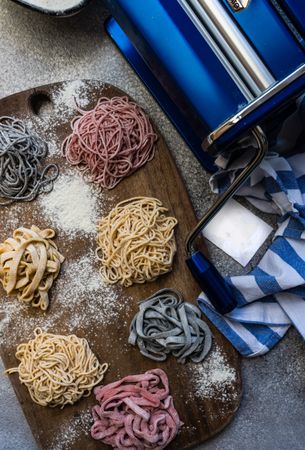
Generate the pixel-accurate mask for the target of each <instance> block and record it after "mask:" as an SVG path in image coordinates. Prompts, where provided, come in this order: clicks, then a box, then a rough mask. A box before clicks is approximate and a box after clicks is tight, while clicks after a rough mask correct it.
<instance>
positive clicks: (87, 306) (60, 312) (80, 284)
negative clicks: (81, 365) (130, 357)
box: [0, 249, 131, 345]
mask: <svg viewBox="0 0 305 450" xmlns="http://www.w3.org/2000/svg"><path fill="white" fill-rule="evenodd" d="M95 262H96V261H95V254H94V250H93V249H90V250H89V251H88V253H87V254H86V256H80V257H79V258H78V259H76V260H74V261H65V262H64V264H63V266H62V270H61V273H60V275H59V277H58V278H57V279H56V282H55V283H54V286H53V287H52V290H51V306H50V309H49V310H48V311H46V312H43V311H41V310H36V309H35V310H34V309H33V308H31V307H29V306H28V305H25V304H23V303H21V302H20V301H18V300H17V299H16V298H15V297H10V298H8V297H4V298H3V300H2V304H0V336H1V340H2V342H5V343H6V345H8V344H10V345H14V344H16V343H20V342H21V341H25V340H27V339H30V338H32V337H33V331H34V329H35V328H36V327H41V328H42V329H43V330H45V331H49V332H51V333H52V332H55V333H57V332H59V331H58V330H60V329H61V328H62V326H64V328H65V332H66V333H70V334H71V333H75V334H77V332H78V330H80V329H82V330H84V329H87V330H91V331H92V332H93V333H94V335H95V336H97V337H100V336H101V330H102V328H103V327H104V326H106V325H108V324H113V323H115V322H117V321H118V320H119V319H120V320H122V319H121V316H122V312H123V311H124V313H126V314H127V316H128V313H129V312H130V310H129V304H130V300H131V299H130V298H129V297H126V296H125V295H124V296H122V290H121V289H120V287H118V286H111V285H107V284H105V283H104V282H103V280H102V278H101V276H100V274H99V271H98V269H97V267H96V265H95ZM54 298H55V299H56V300H54ZM126 326H128V324H126ZM8 328H11V330H10V332H9V334H7V330H8ZM12 329H14V332H12ZM8 341H9V342H8Z"/></svg>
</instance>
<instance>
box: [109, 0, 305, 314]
mask: <svg viewBox="0 0 305 450" xmlns="http://www.w3.org/2000/svg"><path fill="white" fill-rule="evenodd" d="M106 5H107V6H108V8H109V10H110V12H111V15H112V17H110V18H109V19H108V20H107V22H106V29H107V32H108V33H109V35H110V36H111V37H112V39H113V40H114V41H115V43H116V44H117V46H118V47H119V48H120V50H121V51H122V53H123V54H124V55H125V57H126V58H127V60H128V61H129V63H130V64H131V65H132V67H133V68H134V69H135V71H136V72H137V74H138V75H139V76H140V77H141V79H142V80H143V82H144V83H145V84H146V86H147V87H148V89H149V90H150V92H151V93H152V94H153V96H154V97H155V99H156V100H157V101H158V103H159V104H160V106H161V107H162V108H163V110H164V111H165V113H166V114H167V115H168V117H169V118H170V119H171V121H172V122H173V123H174V125H175V126H176V127H177V129H178V130H179V132H180V133H181V135H182V136H183V137H184V139H185V141H186V142H187V144H188V145H189V147H190V148H191V150H192V151H193V152H194V154H195V155H196V156H197V158H198V159H199V160H200V162H201V163H202V165H203V166H204V168H205V169H207V170H208V171H211V172H212V171H213V170H215V168H214V160H215V158H216V157H217V156H219V155H221V154H224V153H226V154H228V152H230V151H233V149H234V148H236V146H237V145H238V143H239V142H240V141H241V140H242V139H245V138H247V139H250V140H251V142H252V145H253V148H255V156H254V157H253V158H252V160H251V161H250V163H249V164H248V166H247V167H245V169H243V171H242V172H241V173H240V174H239V176H238V177H237V178H236V180H235V181H234V182H233V184H232V185H231V187H230V188H229V189H228V190H227V191H226V192H225V193H224V194H222V195H221V196H220V197H219V198H218V201H217V202H216V203H215V204H214V205H213V206H212V208H210V210H209V211H208V212H207V213H206V214H205V216H204V217H203V218H202V219H201V220H200V222H199V223H198V225H197V226H196V228H195V229H194V230H193V231H192V232H191V233H190V235H189V237H188V239H187V244H186V250H187V264H188V267H189V268H190V270H191V272H192V274H193V275H194V277H195V278H196V280H197V281H198V283H199V285H200V286H201V288H202V289H203V290H204V291H205V293H206V294H207V296H208V297H209V299H210V301H211V302H212V304H213V305H214V307H215V308H216V309H217V310H218V311H219V312H220V313H223V314H224V313H227V312H229V311H231V310H232V309H233V308H234V307H235V306H236V302H235V299H234V295H233V293H232V292H231V290H230V287H229V286H228V285H227V284H226V282H225V280H224V279H223V278H222V276H221V275H220V274H219V272H218V271H217V269H216V268H215V267H214V266H213V264H212V263H211V262H210V261H208V259H207V258H206V257H205V256H204V255H203V254H202V253H201V252H199V251H197V250H196V248H195V240H196V238H197V236H198V235H199V233H200V232H201V231H202V229H203V228H204V227H205V226H206V225H207V223H208V222H209V221H210V220H211V219H212V218H213V217H214V216H215V214H216V213H217V212H218V211H219V209H220V208H221V207H222V206H223V205H224V203H225V202H226V201H227V200H228V199H229V198H230V197H231V196H232V195H233V194H234V193H235V192H236V191H237V190H238V188H239V187H240V186H241V185H242V184H243V183H244V181H245V180H246V178H247V177H248V176H249V174H250V173H251V172H252V171H253V170H254V169H255V167H256V166H257V165H258V164H259V163H260V162H261V161H262V159H263V157H264V155H265V153H266V151H267V149H268V144H269V143H270V141H271V139H272V129H274V127H275V126H276V125H278V124H279V123H280V122H281V121H283V119H284V118H285V115H287V114H288V113H289V112H290V113H291V111H292V110H293V109H294V108H295V100H296V98H297V97H298V96H299V95H300V94H301V93H302V92H303V91H305V64H304V63H305V41H304V37H305V1H304V0H106Z"/></svg>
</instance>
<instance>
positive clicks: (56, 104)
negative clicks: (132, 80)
mask: <svg viewBox="0 0 305 450" xmlns="http://www.w3.org/2000/svg"><path fill="white" fill-rule="evenodd" d="M94 86H96V87H98V88H99V90H102V89H103V86H104V83H102V82H100V81H94V80H93V81H90V83H87V82H86V81H82V80H74V81H66V82H65V83H63V84H62V85H61V87H60V88H57V89H55V90H54V91H53V92H52V93H51V98H50V101H51V104H50V105H49V109H48V111H47V112H46V113H45V114H42V115H41V116H40V115H34V114H32V115H31V117H27V118H25V123H26V124H27V126H28V128H29V129H30V130H32V131H34V132H36V133H38V134H39V135H40V136H41V137H42V138H43V139H45V141H46V142H47V143H48V147H49V156H54V155H60V147H61V141H60V140H59V139H58V135H57V134H58V133H57V131H58V128H60V127H61V125H62V124H63V123H69V122H70V121H71V120H72V119H73V118H74V117H75V115H77V107H80V108H83V109H88V105H89V104H90V103H91V101H92V98H91V95H90V92H92V87H94Z"/></svg>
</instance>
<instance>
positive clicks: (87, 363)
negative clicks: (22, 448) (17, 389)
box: [6, 328, 108, 408]
mask: <svg viewBox="0 0 305 450" xmlns="http://www.w3.org/2000/svg"><path fill="white" fill-rule="evenodd" d="M34 334H35V338H34V339H32V340H30V341H29V342H27V343H23V344H20V345H18V347H17V352H16V358H17V359H18V360H19V361H20V364H19V366H18V367H14V368H12V369H8V370H6V373H8V374H12V373H15V372H17V373H18V374H19V380H20V382H21V383H22V384H25V385H26V387H27V388H28V391H29V393H30V396H31V398H32V400H33V401H34V402H35V403H38V405H41V406H51V407H55V406H60V407H61V408H63V407H64V406H65V405H68V404H70V405H73V404H74V403H75V402H76V401H77V400H79V399H80V398H81V397H82V396H85V397H87V396H89V395H90V393H91V390H92V388H93V386H95V385H96V384H98V383H100V382H101V381H102V379H103V378H104V374H105V372H106V370H107V369H108V364H106V363H104V364H100V363H99V361H98V359H97V358H96V356H95V355H94V353H93V352H92V351H91V349H90V347H89V344H88V342H87V340H86V339H81V338H78V337H77V336H75V335H70V336H61V335H59V334H51V333H44V332H43V331H42V330H41V329H40V328H36V330H35V331H34Z"/></svg>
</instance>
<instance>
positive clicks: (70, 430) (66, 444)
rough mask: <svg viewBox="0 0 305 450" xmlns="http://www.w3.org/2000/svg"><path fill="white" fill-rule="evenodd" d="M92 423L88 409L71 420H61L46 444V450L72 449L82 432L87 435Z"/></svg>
mask: <svg viewBox="0 0 305 450" xmlns="http://www.w3.org/2000/svg"><path fill="white" fill-rule="evenodd" d="M91 424H92V416H91V413H90V411H88V410H87V411H82V412H80V414H79V415H77V416H75V417H73V419H71V420H66V421H64V422H63V424H62V426H61V427H60V429H59V430H57V431H56V434H55V438H54V440H53V442H52V443H51V444H50V445H48V446H47V449H48V450H68V449H72V448H73V445H75V442H77V439H78V438H79V437H80V436H82V435H83V434H87V435H89V433H90V428H91Z"/></svg>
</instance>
